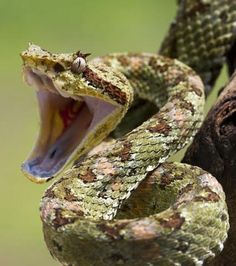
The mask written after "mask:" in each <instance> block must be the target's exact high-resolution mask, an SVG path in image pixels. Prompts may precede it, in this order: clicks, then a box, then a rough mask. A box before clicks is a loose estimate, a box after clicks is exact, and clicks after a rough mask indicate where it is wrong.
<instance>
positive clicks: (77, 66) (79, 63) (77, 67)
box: [71, 57, 86, 74]
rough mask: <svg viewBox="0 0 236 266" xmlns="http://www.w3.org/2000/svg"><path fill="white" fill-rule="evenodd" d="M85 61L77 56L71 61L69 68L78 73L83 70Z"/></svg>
mask: <svg viewBox="0 0 236 266" xmlns="http://www.w3.org/2000/svg"><path fill="white" fill-rule="evenodd" d="M85 67H86V61H85V59H84V58H83V57H77V58H76V59H75V60H74V62H73V63H72V67H71V70H72V71H73V72H74V73H77V74H80V73H82V72H83V71H84V70H85Z"/></svg>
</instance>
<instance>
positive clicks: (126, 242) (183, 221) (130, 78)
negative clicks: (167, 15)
mask: <svg viewBox="0 0 236 266" xmlns="http://www.w3.org/2000/svg"><path fill="white" fill-rule="evenodd" d="M235 19H236V3H234V1H229V0H228V1H227V0H213V1H207V0H201V1H200V0H199V1H191V0H186V1H185V0H182V1H179V11H178V14H177V17H176V20H175V22H174V23H173V24H172V25H171V27H170V32H169V35H168V36H167V37H166V39H165V41H164V42H163V45H162V47H161V50H160V51H161V53H162V54H163V55H165V56H170V57H176V58H179V59H180V60H181V61H183V62H184V63H186V64H188V65H190V66H191V67H192V68H194V70H195V71H197V73H199V75H200V76H201V78H202V80H203V82H204V84H205V87H206V92H208V91H209V89H210V88H211V87H212V86H213V84H214V81H215V79H216V77H217V75H218V73H219V70H220V68H221V67H222V64H223V63H224V62H225V55H226V53H227V52H228V51H229V50H230V47H231V46H232V42H233V41H234V39H235V28H236V25H235ZM220 33H222V34H220ZM21 56H22V59H23V63H24V64H23V73H24V78H25V80H26V82H27V83H28V84H29V85H31V86H34V87H35V88H36V91H37V98H38V103H39V111H40V119H41V128H40V133H39V136H38V141H37V143H36V145H35V147H34V149H33V151H32V153H31V154H30V156H29V158H28V159H27V160H26V161H25V162H24V163H23V165H22V170H23V172H24V173H25V175H26V176H27V177H28V178H30V179H31V180H32V181H34V182H37V183H42V182H45V181H48V180H50V179H51V178H52V177H53V176H55V175H58V174H59V173H61V172H62V171H63V169H64V168H65V166H67V165H68V164H69V163H70V162H71V161H73V160H75V159H76V162H75V163H74V165H73V166H72V167H71V168H70V169H69V170H67V171H66V172H64V173H63V176H62V177H61V178H59V179H58V180H57V181H56V182H54V183H53V184H52V185H51V186H50V187H49V188H48V189H47V190H46V192H45V194H44V196H43V198H42V200H41V205H40V213H41V219H42V222H43V231H44V236H45V241H46V243H47V246H48V248H49V250H50V253H51V254H52V256H53V257H55V258H56V259H57V260H58V261H60V263H61V264H63V265H70V266H72V265H73V266H76V265H83V266H87V265H97V266H100V265H138V266H139V265H140V266H141V265H165V266H166V265H167V266H168V265H202V264H203V263H204V262H205V261H207V260H208V259H211V258H213V257H214V256H215V255H216V254H217V253H218V252H219V251H221V250H222V248H223V243H224V241H225V239H226V238H227V231H228V228H229V224H228V214H227V207H226V204H225V195H224V192H223V191H222V188H221V186H220V184H219V183H218V182H217V181H216V179H215V178H214V177H212V176H211V175H210V174H209V173H207V172H205V171H203V170H201V169H200V168H198V167H194V166H190V165H186V164H181V163H170V162H166V161H167V159H168V158H169V157H170V156H171V155H172V154H174V153H176V152H177V151H178V150H179V149H181V148H183V147H184V146H185V145H186V144H187V143H188V142H189V141H190V140H191V139H192V138H193V136H194V134H195V133H196V131H197V130H198V128H199V127H200V125H201V122H202V119H203V106H204V98H205V96H204V85H203V83H202V81H201V79H200V78H199V76H198V75H197V74H196V72H194V71H193V70H192V69H191V68H190V67H189V66H187V65H185V64H184V63H181V62H180V61H178V60H177V59H170V58H168V57H164V56H161V55H156V54H149V53H115V54H110V55H106V56H104V57H99V58H95V59H92V60H90V61H89V60H88V56H89V54H84V53H82V52H76V53H68V54H53V53H50V52H48V51H46V50H44V49H42V48H40V47H39V46H37V45H33V44H30V46H29V48H28V49H27V50H26V51H24V52H22V54H21ZM140 102H141V103H143V105H145V104H146V103H147V104H148V105H153V106H155V108H154V109H155V110H158V112H157V113H156V114H154V115H152V116H151V117H149V118H148V119H147V120H146V121H144V122H143V121H141V120H142V119H143V118H142V115H143V114H142V112H143V113H144V112H145V109H144V111H142V112H140V117H141V119H140V123H141V122H143V123H141V124H140V125H139V126H137V127H136V128H134V129H132V130H131V131H130V132H128V133H126V134H123V135H122V134H121V135H122V136H121V137H119V138H117V139H111V138H109V134H110V133H111V132H112V131H114V132H116V129H117V128H119V127H120V125H122V123H123V125H122V126H123V127H129V126H130V125H127V124H128V123H127V121H131V120H132V119H135V112H132V111H131V110H132V108H134V107H136V109H135V110H136V111H137V110H138V109H137V106H138V107H139V108H140V110H143V109H142V106H140V105H138V104H140ZM133 110H134V109H133ZM137 112H138V111H137ZM136 116H137V114H136ZM127 117H128V118H129V119H130V120H125V119H126V118H127ZM137 119H139V118H138V117H137ZM124 121H126V123H124Z"/></svg>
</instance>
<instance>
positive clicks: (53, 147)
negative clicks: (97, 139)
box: [22, 67, 118, 182]
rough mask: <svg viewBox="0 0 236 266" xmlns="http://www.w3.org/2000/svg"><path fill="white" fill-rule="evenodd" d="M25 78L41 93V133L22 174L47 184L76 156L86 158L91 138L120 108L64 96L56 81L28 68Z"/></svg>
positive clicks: (81, 97) (100, 101)
mask: <svg viewBox="0 0 236 266" xmlns="http://www.w3.org/2000/svg"><path fill="white" fill-rule="evenodd" d="M24 75H25V79H26V81H27V83H28V84H29V85H31V86H33V87H35V88H36V89H37V99H38V105H39V114H40V131H39V136H38V139H37V141H36V144H35V147H34V148H33V151H32V153H31V154H30V156H29V158H28V159H27V160H26V161H25V162H24V163H23V165H22V170H23V171H24V172H25V174H26V175H27V176H28V177H29V178H30V179H33V180H34V181H36V182H44V181H46V180H48V179H50V178H51V177H53V176H54V175H56V174H58V173H59V172H60V171H61V170H62V169H63V168H64V166H65V165H66V164H67V163H68V162H70V161H71V160H72V159H75V158H73V157H75V155H76V154H78V156H79V155H82V154H84V152H85V150H86V147H84V146H86V145H84V143H85V141H86V140H87V138H88V135H90V134H92V133H93V132H95V131H96V129H97V128H98V127H99V126H100V125H101V124H103V123H105V121H106V120H107V118H108V117H110V116H111V114H113V113H114V111H115V110H116V109H117V108H118V107H117V106H116V105H115V104H114V105H113V104H111V103H108V102H106V101H104V100H102V99H100V98H96V97H92V96H73V98H71V97H69V94H68V95H64V94H63V96H62V95H61V93H59V92H58V88H56V86H55V84H54V82H53V81H52V79H51V78H50V77H49V76H47V75H46V74H44V73H42V72H40V71H39V70H37V69H34V68H29V67H26V68H25V69H24ZM59 91H60V90H59ZM65 96H66V97H65ZM108 133H109V132H108ZM90 148H92V147H90ZM76 159H77V158H76Z"/></svg>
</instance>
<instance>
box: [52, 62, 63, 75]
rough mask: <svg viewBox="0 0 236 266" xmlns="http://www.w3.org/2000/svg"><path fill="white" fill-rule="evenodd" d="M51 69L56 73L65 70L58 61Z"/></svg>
mask: <svg viewBox="0 0 236 266" xmlns="http://www.w3.org/2000/svg"><path fill="white" fill-rule="evenodd" d="M53 69H54V71H55V72H56V73H60V72H62V71H64V70H65V68H64V67H63V66H62V65H61V64H59V63H56V64H55V65H54V66H53Z"/></svg>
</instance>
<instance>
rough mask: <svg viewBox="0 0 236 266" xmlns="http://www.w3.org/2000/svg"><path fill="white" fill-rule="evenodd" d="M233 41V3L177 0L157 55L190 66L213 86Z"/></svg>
mask: <svg viewBox="0 0 236 266" xmlns="http://www.w3.org/2000/svg"><path fill="white" fill-rule="evenodd" d="M235 39H236V1H233V0H197V1H193V0H180V1H179V9H178V13H177V16H176V19H175V20H174V21H173V23H172V24H171V27H170V29H169V33H168V34H167V36H166V39H165V40H164V42H163V43H162V46H161V49H160V51H159V52H160V54H163V55H165V56H169V57H172V58H178V59H179V60H180V61H181V62H184V63H185V64H187V65H188V66H191V67H192V68H193V69H194V70H195V71H196V72H197V73H198V74H199V75H200V76H201V78H202V80H203V82H204V84H205V85H206V94H208V93H209V92H210V90H211V88H212V87H213V85H214V83H215V81H216V79H217V77H218V75H219V73H220V70H221V68H222V66H223V64H224V63H225V62H226V58H227V54H228V53H229V51H230V49H231V48H232V46H233V44H234V42H235Z"/></svg>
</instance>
